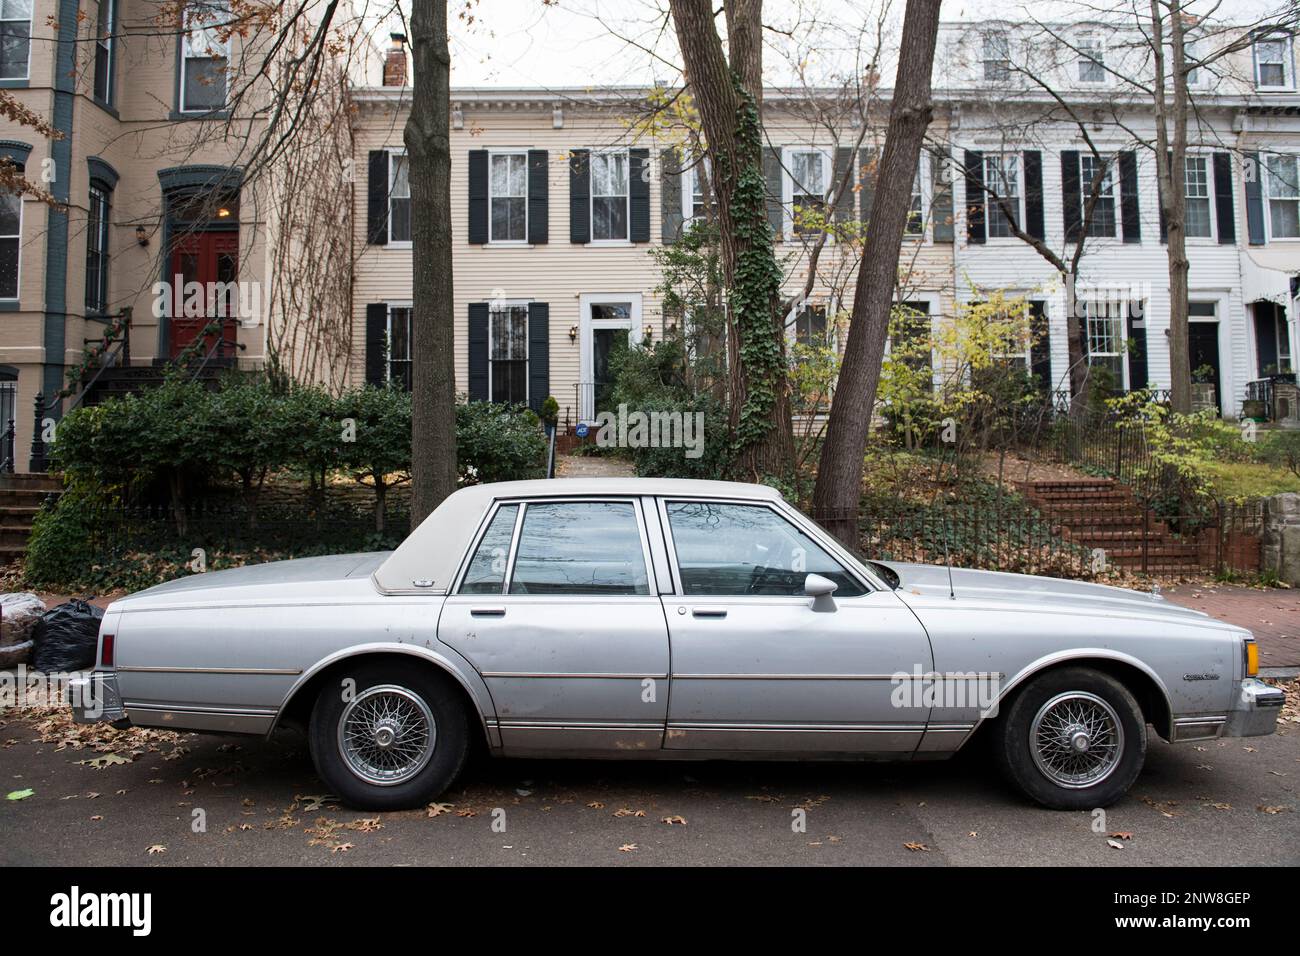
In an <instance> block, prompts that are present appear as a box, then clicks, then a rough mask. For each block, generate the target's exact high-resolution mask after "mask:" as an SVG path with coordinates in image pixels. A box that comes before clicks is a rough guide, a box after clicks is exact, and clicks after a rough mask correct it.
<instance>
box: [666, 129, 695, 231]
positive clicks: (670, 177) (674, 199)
mask: <svg viewBox="0 0 1300 956" xmlns="http://www.w3.org/2000/svg"><path fill="white" fill-rule="evenodd" d="M680 156H681V154H680V153H678V152H677V150H675V149H665V150H660V152H659V237H660V238H661V239H662V240H663V241H664V242H665V243H671V242H676V241H677V240H678V239H680V238H681V237H682V226H683V223H684V221H685V220H684V219H683V217H682V161H681V158H680ZM697 162H698V160H697Z"/></svg>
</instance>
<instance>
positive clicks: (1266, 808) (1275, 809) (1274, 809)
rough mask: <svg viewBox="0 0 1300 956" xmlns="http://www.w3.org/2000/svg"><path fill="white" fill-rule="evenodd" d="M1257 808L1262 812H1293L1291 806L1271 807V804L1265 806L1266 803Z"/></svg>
mask: <svg viewBox="0 0 1300 956" xmlns="http://www.w3.org/2000/svg"><path fill="white" fill-rule="evenodd" d="M1255 809H1256V810H1258V811H1259V812H1260V813H1290V812H1291V808H1290V807H1270V806H1265V805H1264V804H1260V805H1259V806H1257V807H1256V808H1255Z"/></svg>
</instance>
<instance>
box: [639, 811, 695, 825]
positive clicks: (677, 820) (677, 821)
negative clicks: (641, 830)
mask: <svg viewBox="0 0 1300 956" xmlns="http://www.w3.org/2000/svg"><path fill="white" fill-rule="evenodd" d="M644 815H645V814H642V816H644ZM660 822H661V823H666V824H668V825H669V826H670V827H671V826H683V827H684V826H686V818H685V817H664V818H663V820H661V821H660Z"/></svg>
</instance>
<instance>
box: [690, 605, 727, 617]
mask: <svg viewBox="0 0 1300 956" xmlns="http://www.w3.org/2000/svg"><path fill="white" fill-rule="evenodd" d="M691 614H692V615H693V616H694V617H726V616H727V609H726V608H725V607H697V608H692V609H691Z"/></svg>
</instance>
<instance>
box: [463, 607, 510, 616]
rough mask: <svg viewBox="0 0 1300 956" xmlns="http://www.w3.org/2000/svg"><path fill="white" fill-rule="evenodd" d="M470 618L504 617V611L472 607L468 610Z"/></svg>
mask: <svg viewBox="0 0 1300 956" xmlns="http://www.w3.org/2000/svg"><path fill="white" fill-rule="evenodd" d="M469 614H470V617H505V616H506V609H505V608H503V607H474V608H470V611H469Z"/></svg>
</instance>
